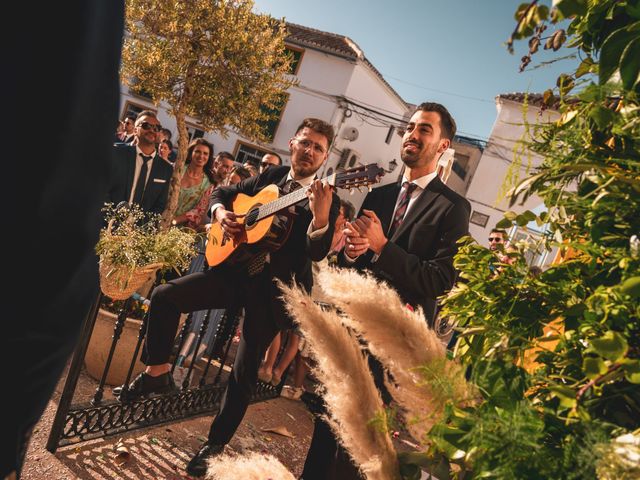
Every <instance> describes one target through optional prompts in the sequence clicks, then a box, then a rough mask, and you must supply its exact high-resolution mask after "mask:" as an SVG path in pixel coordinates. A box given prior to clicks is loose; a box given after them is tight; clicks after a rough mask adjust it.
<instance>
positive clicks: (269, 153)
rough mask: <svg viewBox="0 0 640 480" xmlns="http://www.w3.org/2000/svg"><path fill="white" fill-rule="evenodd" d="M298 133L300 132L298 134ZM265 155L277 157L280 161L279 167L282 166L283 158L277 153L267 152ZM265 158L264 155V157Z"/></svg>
mask: <svg viewBox="0 0 640 480" xmlns="http://www.w3.org/2000/svg"><path fill="white" fill-rule="evenodd" d="M296 133H298V132H296ZM265 155H273V156H274V157H276V158H277V159H278V162H280V163H278V165H282V157H281V156H280V155H278V154H277V153H276V152H267V153H265ZM263 156H264V155H263Z"/></svg>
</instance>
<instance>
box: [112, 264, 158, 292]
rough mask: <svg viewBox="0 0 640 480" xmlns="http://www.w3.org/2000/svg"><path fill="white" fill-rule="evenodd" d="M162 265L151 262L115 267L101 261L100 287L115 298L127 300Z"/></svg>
mask: <svg viewBox="0 0 640 480" xmlns="http://www.w3.org/2000/svg"><path fill="white" fill-rule="evenodd" d="M162 267H163V264H162V263H150V264H149V265H145V266H144V267H138V268H134V269H130V268H126V267H113V266H112V265H110V264H108V263H107V262H102V261H101V262H100V289H101V290H102V293H104V294H105V295H106V296H107V297H110V298H112V299H113V300H125V299H127V298H129V297H130V296H131V295H133V294H134V293H135V292H136V290H138V289H139V288H140V287H142V286H143V285H144V284H145V283H147V282H148V281H150V280H151V279H152V278H153V277H154V276H155V274H156V272H157V271H158V270H160V268H162Z"/></svg>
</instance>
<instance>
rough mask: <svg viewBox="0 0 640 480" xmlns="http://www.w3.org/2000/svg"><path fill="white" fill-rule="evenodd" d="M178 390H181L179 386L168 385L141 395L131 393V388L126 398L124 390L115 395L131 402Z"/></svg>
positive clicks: (124, 401)
mask: <svg viewBox="0 0 640 480" xmlns="http://www.w3.org/2000/svg"><path fill="white" fill-rule="evenodd" d="M178 391H179V390H178V389H177V388H175V387H172V386H169V385H167V386H166V387H163V388H159V389H156V390H154V391H152V392H145V393H141V394H140V395H134V394H132V393H130V392H129V390H127V392H126V394H125V395H124V398H121V396H122V392H121V393H119V394H117V395H116V394H115V393H114V396H115V397H116V398H117V399H118V401H120V402H122V403H131V402H135V401H136V400H145V399H147V398H150V397H154V396H157V395H166V394H168V393H178ZM129 395H131V396H129Z"/></svg>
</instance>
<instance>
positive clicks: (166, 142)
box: [160, 138, 173, 150]
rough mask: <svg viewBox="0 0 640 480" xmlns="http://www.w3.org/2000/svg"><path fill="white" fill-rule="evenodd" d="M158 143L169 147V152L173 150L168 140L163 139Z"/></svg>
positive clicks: (171, 143)
mask: <svg viewBox="0 0 640 480" xmlns="http://www.w3.org/2000/svg"><path fill="white" fill-rule="evenodd" d="M160 143H165V144H166V145H167V147H169V150H173V142H171V140H169V139H168V138H165V139H163V140H162V141H161V142H160Z"/></svg>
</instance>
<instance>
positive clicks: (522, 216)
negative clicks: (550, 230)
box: [516, 215, 529, 227]
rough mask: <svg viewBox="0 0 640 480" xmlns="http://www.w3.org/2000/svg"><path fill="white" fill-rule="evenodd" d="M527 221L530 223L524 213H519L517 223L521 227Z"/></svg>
mask: <svg viewBox="0 0 640 480" xmlns="http://www.w3.org/2000/svg"><path fill="white" fill-rule="evenodd" d="M527 223H529V220H527V217H525V216H524V215H518V216H517V217H516V224H517V225H518V226H519V227H524V226H525V225H526V224H527Z"/></svg>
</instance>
